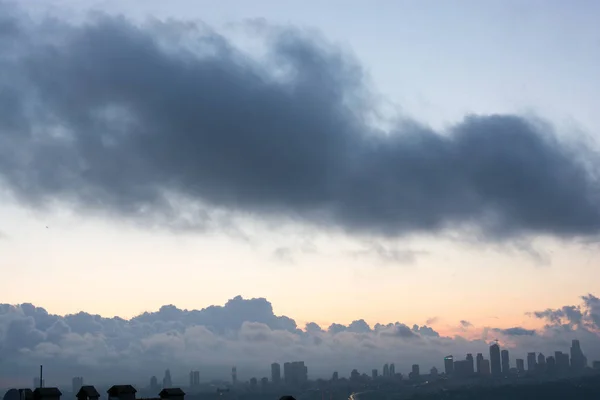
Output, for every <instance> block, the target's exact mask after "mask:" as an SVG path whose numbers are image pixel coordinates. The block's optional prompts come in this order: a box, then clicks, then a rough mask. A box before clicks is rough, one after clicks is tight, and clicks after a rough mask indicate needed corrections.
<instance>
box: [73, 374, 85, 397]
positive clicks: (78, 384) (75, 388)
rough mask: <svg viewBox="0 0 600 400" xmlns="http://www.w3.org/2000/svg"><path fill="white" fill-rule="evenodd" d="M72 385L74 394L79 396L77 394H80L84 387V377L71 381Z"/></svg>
mask: <svg viewBox="0 0 600 400" xmlns="http://www.w3.org/2000/svg"><path fill="white" fill-rule="evenodd" d="M71 385H72V391H73V394H77V392H79V389H81V387H82V386H83V377H81V376H76V377H74V378H73V379H72V380H71Z"/></svg>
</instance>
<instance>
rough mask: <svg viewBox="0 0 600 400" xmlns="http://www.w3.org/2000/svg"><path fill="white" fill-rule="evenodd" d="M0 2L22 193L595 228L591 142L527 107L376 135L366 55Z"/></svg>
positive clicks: (126, 207)
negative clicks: (252, 47)
mask: <svg viewBox="0 0 600 400" xmlns="http://www.w3.org/2000/svg"><path fill="white" fill-rule="evenodd" d="M0 7H3V9H2V17H1V19H0V46H1V47H2V52H1V54H0V70H2V71H3V73H2V75H0V89H1V90H0V181H1V182H2V184H3V185H4V187H5V188H7V189H8V190H9V191H10V192H11V193H12V194H13V195H14V196H16V198H18V199H19V201H21V202H22V203H23V204H28V205H30V206H34V207H40V206H43V205H46V204H49V203H54V202H56V201H59V202H66V203H69V204H71V205H72V206H73V207H75V208H76V209H79V210H88V211H90V210H96V211H97V210H100V211H103V212H108V213H112V214H114V215H118V216H119V217H127V218H133V219H136V220H140V219H141V220H151V221H162V222H163V223H168V224H171V225H176V226H184V227H188V228H202V227H205V226H206V224H207V223H208V222H207V221H208V220H209V219H210V215H211V213H210V210H212V209H219V210H224V211H225V212H234V213H236V212H237V213H244V214H251V215H257V216H259V217H265V218H282V217H285V218H293V219H299V220H301V221H304V222H307V223H310V224H317V225H320V226H325V227H333V228H336V229H342V230H345V231H348V232H351V233H358V234H379V235H403V234H410V233H419V232H437V231H439V230H443V229H446V228H451V229H460V228H468V229H476V230H477V231H479V232H480V233H483V234H485V235H486V236H488V237H493V238H497V237H511V236H514V235H523V234H549V235H555V236H560V237H572V236H582V235H596V234H598V233H599V232H600V212H599V206H598V204H599V202H598V200H599V197H598V189H599V185H598V181H597V167H598V163H597V160H596V155H595V154H594V153H592V152H591V151H590V150H585V151H584V150H583V147H582V146H576V145H574V143H568V142H565V141H563V140H559V139H557V137H556V136H555V134H554V133H553V130H552V127H550V126H549V125H548V124H545V123H541V122H539V121H535V120H532V119H528V118H525V117H522V116H517V115H469V116H466V117H465V118H464V120H463V121H460V122H458V123H456V124H455V125H454V126H452V127H450V128H448V129H447V130H446V131H443V132H436V131H434V130H432V129H430V128H428V127H427V126H426V125H424V124H420V123H418V122H417V121H414V120H411V119H410V118H404V119H402V121H401V122H396V123H394V124H392V127H391V128H389V129H387V128H386V130H385V131H384V130H382V129H378V128H375V126H383V125H381V124H374V123H372V121H373V117H374V116H375V115H378V114H379V113H378V110H377V106H376V104H377V101H375V100H374V99H375V97H376V96H374V95H373V94H372V92H371V90H370V88H369V87H368V86H367V85H366V84H365V79H364V74H363V71H362V69H361V66H360V65H359V64H358V63H357V62H356V61H355V60H353V59H352V57H349V56H347V55H345V54H344V53H343V52H341V51H340V50H339V49H337V48H336V47H335V46H332V45H330V44H328V43H326V42H325V41H323V40H321V39H318V38H315V37H314V36H310V35H307V34H305V33H303V32H302V31H300V30H297V29H281V28H268V27H266V28H265V27H263V28H264V29H262V32H263V33H262V36H261V37H263V39H264V44H265V46H266V48H267V52H266V55H263V56H261V57H258V56H257V57H252V56H251V55H249V54H247V53H244V51H243V50H242V49H238V48H236V47H235V46H234V45H233V44H232V43H231V42H230V41H228V40H227V38H226V37H224V36H221V35H219V34H217V33H215V32H214V31H211V30H208V29H206V28H205V27H204V26H201V25H198V24H194V23H191V22H186V21H171V22H153V23H148V24H145V25H143V26H140V25H138V24H134V23H132V22H130V21H128V20H127V19H125V18H123V17H114V16H107V15H101V16H98V15H95V16H91V17H90V18H89V19H88V20H87V22H85V23H79V24H69V23H67V22H65V21H61V20H57V19H51V20H50V19H48V20H42V21H37V22H35V21H34V20H32V19H28V18H25V17H24V16H23V14H22V13H21V14H19V13H18V12H17V11H15V10H14V9H10V8H8V7H7V6H2V5H0ZM264 32H268V33H267V34H265V33H264ZM491 95H493V94H491ZM388 122H389V121H388ZM388 125H389V124H388ZM576 149H577V150H576ZM207 210H208V211H207Z"/></svg>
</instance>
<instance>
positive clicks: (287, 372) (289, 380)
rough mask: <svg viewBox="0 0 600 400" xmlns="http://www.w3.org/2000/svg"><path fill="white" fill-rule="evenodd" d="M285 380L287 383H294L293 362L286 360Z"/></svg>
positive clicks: (284, 368) (284, 366) (284, 367)
mask: <svg viewBox="0 0 600 400" xmlns="http://www.w3.org/2000/svg"><path fill="white" fill-rule="evenodd" d="M283 381H284V382H285V384H286V385H291V384H292V363H291V362H285V363H283Z"/></svg>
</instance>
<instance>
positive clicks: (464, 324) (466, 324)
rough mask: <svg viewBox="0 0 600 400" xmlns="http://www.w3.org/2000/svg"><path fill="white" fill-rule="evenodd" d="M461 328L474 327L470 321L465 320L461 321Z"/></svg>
mask: <svg viewBox="0 0 600 400" xmlns="http://www.w3.org/2000/svg"><path fill="white" fill-rule="evenodd" d="M460 326H461V327H463V328H470V327H472V326H473V324H472V323H470V322H469V321H465V320H464V319H463V320H461V321H460Z"/></svg>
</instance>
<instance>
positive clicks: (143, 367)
mask: <svg viewBox="0 0 600 400" xmlns="http://www.w3.org/2000/svg"><path fill="white" fill-rule="evenodd" d="M599 302H600V300H599V299H598V298H597V297H594V296H593V295H588V296H583V297H582V304H581V305H579V306H571V307H573V308H576V309H578V310H579V314H580V316H578V317H575V318H572V317H571V318H570V319H569V317H566V315H565V314H560V313H561V311H557V310H551V309H549V310H547V311H544V312H539V313H534V314H532V316H534V317H539V318H545V319H547V320H548V325H547V326H546V327H545V328H543V329H540V330H538V331H533V330H528V329H524V328H522V327H512V328H509V329H499V328H492V327H485V329H484V332H488V331H492V332H493V333H494V336H493V337H492V336H491V335H490V336H489V337H482V336H481V335H480V334H478V333H477V332H480V331H481V329H482V328H484V327H469V328H468V330H465V328H464V324H461V323H460V322H458V321H457V322H456V331H457V332H460V335H461V336H453V337H447V336H446V335H440V333H439V332H437V331H435V330H434V329H432V328H431V327H428V326H419V325H416V324H413V325H412V327H411V326H410V325H408V324H404V323H400V322H395V323H389V324H388V323H385V324H375V325H373V326H369V324H367V323H366V322H365V321H364V320H357V321H354V322H352V323H351V324H348V325H343V324H336V323H334V324H331V326H329V327H320V326H319V325H317V324H315V323H314V322H311V323H308V324H307V325H306V327H305V328H304V329H300V328H299V327H298V326H297V325H296V322H295V321H294V320H293V319H291V318H289V317H285V316H276V315H275V314H274V313H273V308H272V306H271V304H270V303H269V302H268V301H267V300H265V299H260V298H257V299H243V298H241V297H239V296H238V297H236V298H233V299H231V300H229V301H228V302H227V303H226V304H225V305H224V306H210V307H207V308H204V309H202V310H181V309H178V308H176V307H174V306H163V307H162V308H161V309H160V310H158V311H156V312H147V313H144V314H141V315H139V316H137V317H135V318H132V319H130V320H125V319H122V318H118V317H114V318H103V317H100V316H98V315H91V314H88V313H85V312H81V313H78V314H74V315H67V316H58V315H52V314H49V313H48V312H47V311H46V310H44V309H43V308H40V307H35V306H33V305H31V304H21V305H18V306H12V305H7V304H2V305H0V371H1V372H2V373H3V375H4V376H5V377H7V378H16V377H19V376H26V377H30V376H31V375H32V374H35V373H36V371H37V366H38V365H39V364H40V363H42V364H44V365H45V366H46V367H47V369H48V371H49V372H48V374H50V375H49V376H51V377H53V379H54V380H55V381H58V382H64V380H66V379H69V378H70V377H71V376H74V375H77V376H79V375H81V374H84V375H87V376H89V377H90V378H92V377H93V379H94V381H95V382H97V383H100V382H102V383H104V382H106V383H111V380H113V383H114V379H117V378H118V379H121V380H123V379H131V380H133V381H140V380H141V381H146V380H147V378H148V377H149V376H150V375H153V374H156V375H159V374H162V371H163V370H164V369H165V368H171V370H172V371H173V372H174V374H176V375H177V376H180V377H181V376H185V374H186V373H187V372H189V370H190V369H191V368H200V370H201V371H202V376H203V379H211V378H221V379H226V378H227V376H228V374H229V369H230V368H231V366H232V365H236V366H237V367H238V372H239V374H240V378H242V379H249V378H250V377H251V376H258V377H260V376H268V374H269V366H270V363H271V362H273V361H278V362H285V361H290V360H298V359H301V360H304V361H305V362H306V363H307V365H308V367H309V371H310V375H311V377H313V378H316V377H327V376H330V374H331V373H332V372H333V371H334V370H338V371H339V372H340V374H341V375H342V376H347V375H348V374H349V372H350V371H351V370H352V369H353V368H359V369H360V370H361V371H370V370H371V369H372V368H381V366H382V365H383V364H384V363H386V362H394V363H395V364H396V367H397V371H399V372H402V373H406V372H407V371H409V370H410V367H411V365H412V364H413V363H419V364H421V367H422V368H423V370H427V369H429V368H431V367H432V366H436V367H437V368H438V369H442V368H443V365H442V362H443V357H444V356H445V355H447V354H454V355H455V357H457V359H461V358H462V357H464V355H466V353H479V352H481V353H484V354H486V357H487V351H488V350H487V347H488V343H486V341H491V340H493V339H496V338H498V339H500V340H501V341H502V343H503V346H507V348H509V350H510V352H511V354H512V356H511V357H512V359H515V358H523V357H524V356H525V355H526V353H527V352H528V351H537V352H539V351H541V352H543V353H545V354H551V353H552V352H554V351H555V350H562V351H568V347H569V345H570V340H571V339H575V338H577V339H579V340H580V341H581V344H582V347H583V349H584V351H585V352H586V354H587V355H588V358H589V360H590V361H592V360H596V359H600V337H599V336H598V334H599V332H600V325H598V322H599V320H598V315H599V314H598V307H597V305H598V304H599ZM551 312H558V313H559V314H560V318H558V319H557V318H555V317H553V316H551V315H550V314H551ZM563 319H564V320H563ZM565 321H570V322H571V323H569V322H565ZM461 327H462V329H460V328H461ZM469 334H471V336H469ZM473 335H474V336H473ZM469 338H470V339H469ZM179 379H181V378H179Z"/></svg>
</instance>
